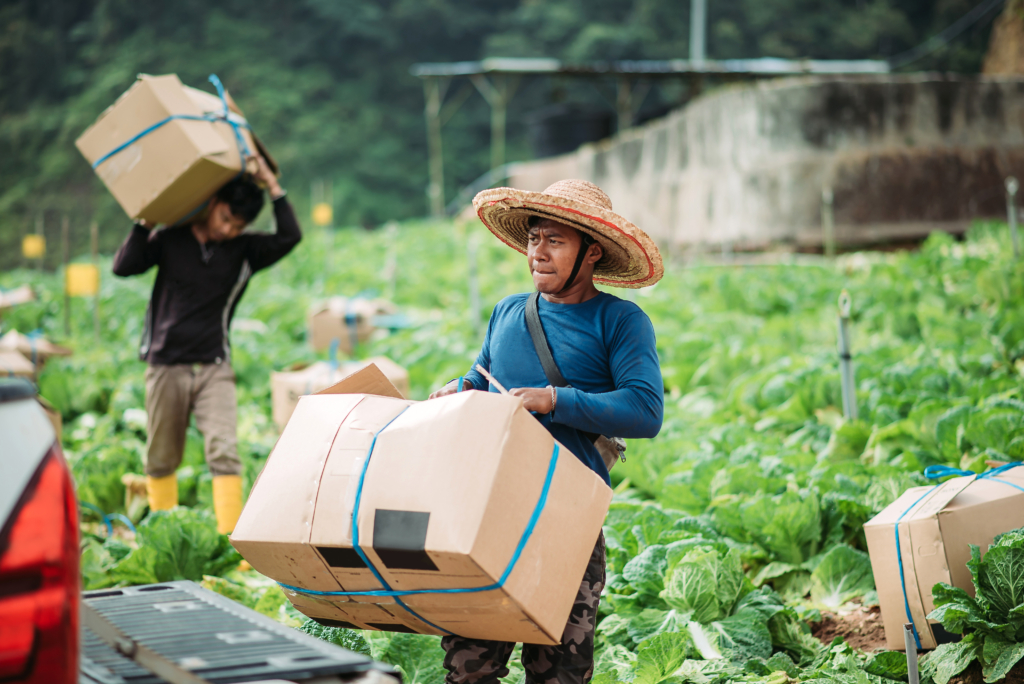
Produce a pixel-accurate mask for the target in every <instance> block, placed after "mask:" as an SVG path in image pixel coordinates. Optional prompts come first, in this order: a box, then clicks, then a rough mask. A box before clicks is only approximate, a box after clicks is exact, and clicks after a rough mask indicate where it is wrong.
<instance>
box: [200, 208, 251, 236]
mask: <svg viewBox="0 0 1024 684" xmlns="http://www.w3.org/2000/svg"><path fill="white" fill-rule="evenodd" d="M245 226H246V223H245V221H243V220H242V219H240V218H238V217H237V216H235V215H234V214H232V213H231V206H230V205H229V204H228V203H227V202H221V201H220V200H214V204H213V206H212V207H210V215H209V217H207V219H206V231H207V232H206V235H207V239H208V240H210V241H211V242H224V241H225V240H231V239H233V238H236V237H238V236H239V235H241V234H242V231H243V230H245Z"/></svg>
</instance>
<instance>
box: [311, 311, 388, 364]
mask: <svg viewBox="0 0 1024 684" xmlns="http://www.w3.org/2000/svg"><path fill="white" fill-rule="evenodd" d="M390 313H394V306H393V305H392V304H390V303H389V302H386V301H383V300H371V299H363V298H361V297H353V298H348V297H331V298H330V299H327V300H325V301H322V302H317V303H316V304H314V305H313V306H312V307H310V309H309V314H308V316H307V327H308V331H309V343H310V345H311V346H312V347H313V349H314V350H316V351H327V350H328V349H330V348H331V345H332V344H333V343H334V342H335V340H337V343H338V348H339V349H340V350H341V351H342V352H344V353H345V354H351V353H352V352H353V350H354V349H355V347H356V345H357V344H359V343H361V342H366V341H367V340H368V339H370V335H372V334H373V331H374V330H375V329H376V328H375V326H374V323H373V319H374V316H378V315H381V314H390Z"/></svg>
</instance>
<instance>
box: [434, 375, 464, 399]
mask: <svg viewBox="0 0 1024 684" xmlns="http://www.w3.org/2000/svg"><path fill="white" fill-rule="evenodd" d="M458 383H459V379H458V378H456V379H454V380H449V381H448V384H447V385H445V386H444V387H442V388H441V389H439V390H437V391H436V392H434V393H433V394H431V395H430V398H431V399H438V398H440V397H447V396H448V395H449V394H455V393H456V392H458V391H459V385H458ZM462 389H463V391H465V390H470V389H473V386H472V385H471V384H469V380H465V379H464V380H463V381H462Z"/></svg>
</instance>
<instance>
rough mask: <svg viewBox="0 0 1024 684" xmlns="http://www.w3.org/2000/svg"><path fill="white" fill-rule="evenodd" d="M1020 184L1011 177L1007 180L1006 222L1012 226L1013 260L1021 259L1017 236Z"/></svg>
mask: <svg viewBox="0 0 1024 684" xmlns="http://www.w3.org/2000/svg"><path fill="white" fill-rule="evenodd" d="M1019 189H1020V184H1019V183H1018V182H1017V179H1016V178H1014V177H1013V176H1010V177H1009V178H1007V179H1006V220H1007V223H1009V224H1010V238H1011V239H1012V240H1013V258H1014V259H1020V238H1019V237H1018V236H1017V211H1016V210H1017V190H1019Z"/></svg>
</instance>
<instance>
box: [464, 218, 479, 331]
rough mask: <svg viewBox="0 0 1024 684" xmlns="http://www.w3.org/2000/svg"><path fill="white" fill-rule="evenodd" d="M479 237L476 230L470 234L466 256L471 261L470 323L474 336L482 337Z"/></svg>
mask: <svg viewBox="0 0 1024 684" xmlns="http://www.w3.org/2000/svg"><path fill="white" fill-rule="evenodd" d="M478 243H479V238H478V235H477V232H476V231H472V232H470V234H469V240H468V241H467V245H466V247H467V249H466V256H467V260H468V261H469V323H470V326H471V327H472V329H473V336H474V337H476V338H479V337H480V269H479V268H478V264H477V261H478V258H477V252H478V247H479V244H478Z"/></svg>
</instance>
